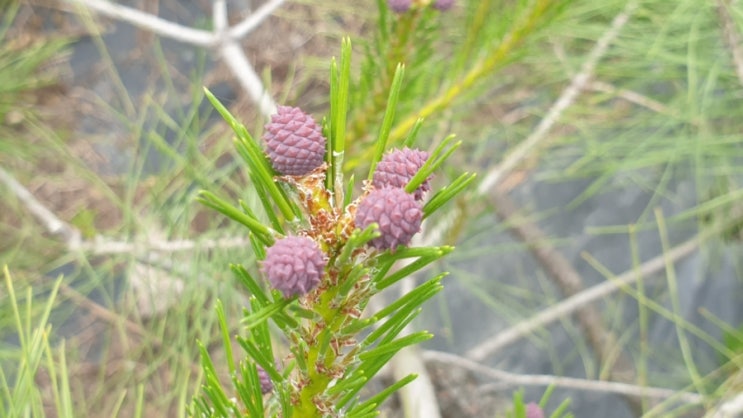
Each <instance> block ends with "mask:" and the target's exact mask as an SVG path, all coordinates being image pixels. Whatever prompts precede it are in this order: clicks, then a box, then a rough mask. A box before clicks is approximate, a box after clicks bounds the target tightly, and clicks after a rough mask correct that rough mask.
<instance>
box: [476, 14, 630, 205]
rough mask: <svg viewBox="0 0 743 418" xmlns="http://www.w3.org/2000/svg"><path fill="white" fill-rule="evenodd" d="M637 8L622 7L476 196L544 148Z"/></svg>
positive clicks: (481, 183)
mask: <svg viewBox="0 0 743 418" xmlns="http://www.w3.org/2000/svg"><path fill="white" fill-rule="evenodd" d="M636 8H637V1H636V0H632V1H629V2H627V5H626V6H625V7H624V10H622V12H621V13H619V14H618V15H617V16H616V17H614V20H613V21H612V23H611V26H610V27H609V30H607V31H606V33H604V35H603V36H602V37H601V38H600V39H599V40H598V42H596V45H594V47H593V49H592V50H591V52H590V53H589V54H588V58H586V60H585V61H584V62H583V65H582V66H581V69H580V72H579V73H578V74H576V75H575V76H574V77H573V79H572V80H571V81H570V85H568V87H567V88H565V90H563V91H562V94H561V95H560V97H559V98H558V99H557V101H556V102H555V103H554V104H553V105H552V107H551V108H550V109H549V111H548V112H547V115H546V116H545V117H544V118H543V119H542V120H541V121H540V122H539V125H537V127H536V129H535V130H534V131H533V132H532V133H531V135H529V137H528V138H526V139H525V140H524V141H523V142H522V143H520V144H519V145H518V146H517V147H516V148H515V149H514V150H513V151H511V152H510V153H509V154H508V156H507V157H506V158H505V159H504V160H503V161H502V162H501V163H500V164H498V165H497V166H495V167H494V168H493V169H491V170H490V171H489V172H488V174H487V175H486V176H485V177H484V178H483V180H482V182H480V186H479V187H478V192H479V194H486V193H487V191H488V190H490V189H492V188H493V186H495V185H497V184H498V183H499V182H500V181H501V180H502V179H503V178H504V177H506V176H507V175H508V174H509V173H510V172H511V171H512V170H513V169H514V168H516V166H518V165H519V164H520V163H521V161H523V160H524V159H525V158H526V157H527V156H528V155H529V154H530V153H531V152H533V151H534V149H536V148H537V147H538V146H541V145H544V144H543V142H544V141H545V140H546V138H547V132H549V130H550V129H551V128H552V126H553V125H554V124H555V123H556V122H557V120H558V119H559V118H560V116H561V115H562V112H564V111H565V109H567V108H568V107H570V106H571V105H572V104H573V102H574V101H575V99H576V98H577V97H578V94H579V93H580V92H581V91H582V90H583V89H584V88H585V87H586V84H587V83H588V81H589V80H590V79H591V77H593V72H594V70H595V69H596V64H597V63H598V61H599V60H600V59H601V57H603V56H604V55H605V54H606V51H607V49H608V48H609V45H610V44H611V43H612V42H613V41H614V39H615V38H616V37H617V35H619V31H620V30H621V29H622V27H623V26H624V25H625V24H626V23H627V21H628V20H629V17H630V15H631V14H632V12H634V10H635V9H636Z"/></svg>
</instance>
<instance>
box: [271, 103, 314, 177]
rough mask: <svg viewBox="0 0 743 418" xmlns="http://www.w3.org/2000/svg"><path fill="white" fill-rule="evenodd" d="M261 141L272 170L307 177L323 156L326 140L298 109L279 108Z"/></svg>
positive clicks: (309, 118) (306, 115)
mask: <svg viewBox="0 0 743 418" xmlns="http://www.w3.org/2000/svg"><path fill="white" fill-rule="evenodd" d="M263 140H264V141H266V146H267V148H268V157H269V158H270V159H271V164H272V165H273V168H274V169H276V171H278V172H279V173H281V174H287V175H291V176H303V175H305V174H309V173H310V172H311V171H312V170H314V169H316V168H317V167H319V166H320V165H321V164H322V162H323V157H324V156H325V137H324V136H323V135H322V130H321V129H320V126H319V125H318V124H317V123H315V120H314V119H312V116H310V115H308V114H306V113H304V112H303V111H302V109H300V108H298V107H290V106H279V108H278V112H277V113H276V114H275V115H273V116H271V122H270V123H269V124H267V125H266V132H265V133H264V134H263Z"/></svg>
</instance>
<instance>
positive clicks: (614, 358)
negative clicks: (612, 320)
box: [490, 191, 642, 414]
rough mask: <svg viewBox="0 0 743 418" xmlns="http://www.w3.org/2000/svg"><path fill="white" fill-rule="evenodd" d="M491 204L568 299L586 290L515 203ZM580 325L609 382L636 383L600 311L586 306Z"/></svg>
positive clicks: (502, 198)
mask: <svg viewBox="0 0 743 418" xmlns="http://www.w3.org/2000/svg"><path fill="white" fill-rule="evenodd" d="M490 200H491V202H492V204H493V206H494V208H495V212H496V214H497V216H498V217H499V218H500V219H501V220H502V221H503V222H506V223H507V224H508V229H509V231H510V232H511V233H512V234H513V235H515V236H516V238H518V239H519V240H521V241H522V242H524V243H525V244H526V245H528V246H529V250H530V251H531V253H532V255H534V258H535V259H536V260H537V262H538V263H539V264H540V265H541V266H542V268H543V269H544V270H545V271H546V272H547V275H548V277H549V278H550V279H551V280H552V282H553V283H555V284H556V285H557V287H558V288H559V289H560V292H561V293H562V294H563V296H565V297H570V296H575V295H577V294H579V293H580V292H581V291H583V290H584V288H585V287H584V283H583V279H582V278H581V276H580V275H579V274H578V272H577V271H575V269H574V268H573V266H572V265H571V264H570V262H569V261H568V260H567V259H566V258H565V257H563V255H562V254H560V253H559V252H558V251H557V250H555V248H554V247H553V246H552V245H551V244H550V241H549V238H548V237H547V235H546V234H545V233H544V232H542V230H541V229H540V228H539V227H538V226H537V225H536V224H535V223H534V222H531V221H530V220H529V219H527V218H526V217H525V216H523V215H521V214H520V213H519V210H518V208H517V207H516V205H515V204H514V203H513V201H512V200H511V199H510V198H509V197H508V196H507V195H506V194H504V193H501V192H499V191H495V192H493V193H491V195H490ZM575 313H576V317H577V319H578V323H579V324H580V327H581V329H582V331H583V334H584V335H586V337H587V338H588V342H589V344H590V345H591V348H592V349H593V351H594V352H595V353H596V355H597V356H598V360H599V363H600V364H603V365H608V366H609V368H608V371H609V378H610V379H613V380H618V381H620V382H625V383H629V382H634V381H635V379H636V375H637V373H636V370H635V367H634V364H633V363H632V361H631V359H630V358H629V357H628V356H627V354H626V353H625V352H624V350H622V348H621V347H619V346H618V345H617V341H618V339H617V337H616V335H614V333H613V332H611V331H610V330H609V329H607V328H606V326H605V325H604V321H603V319H602V316H601V312H600V311H599V309H598V308H597V307H596V306H594V305H593V304H586V305H583V306H581V307H580V308H578V309H577V310H576V312H575ZM627 401H628V402H629V404H630V405H631V406H632V407H633V408H634V409H635V412H636V413H638V414H639V413H641V412H642V405H641V404H640V403H638V401H637V399H636V398H627Z"/></svg>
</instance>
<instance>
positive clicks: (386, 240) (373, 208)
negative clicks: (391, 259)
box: [355, 187, 423, 251]
mask: <svg viewBox="0 0 743 418" xmlns="http://www.w3.org/2000/svg"><path fill="white" fill-rule="evenodd" d="M422 218H423V211H422V210H421V206H420V204H419V203H418V202H417V201H416V200H415V198H414V197H413V195H411V194H408V193H405V190H403V189H400V188H397V187H385V188H382V189H376V190H374V191H372V192H371V193H369V194H368V195H367V196H366V197H365V198H364V199H363V200H362V201H361V203H359V206H358V208H357V209H356V220H355V223H356V227H357V228H361V229H364V228H366V227H368V226H369V225H371V224H372V223H374V222H376V223H377V224H378V225H379V232H380V233H381V234H382V235H381V236H380V237H378V238H374V239H373V240H371V241H370V242H369V244H370V245H371V246H372V247H374V248H377V249H380V250H386V249H390V250H392V251H394V250H395V248H397V247H398V246H399V245H408V244H409V243H410V240H411V239H412V238H413V235H415V234H416V233H417V232H418V231H420V228H421V220H422Z"/></svg>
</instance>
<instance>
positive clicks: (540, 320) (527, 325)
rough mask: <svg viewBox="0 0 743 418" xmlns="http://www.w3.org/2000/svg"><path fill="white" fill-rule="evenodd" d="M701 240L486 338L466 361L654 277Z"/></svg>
mask: <svg viewBox="0 0 743 418" xmlns="http://www.w3.org/2000/svg"><path fill="white" fill-rule="evenodd" d="M700 242H701V238H694V239H691V240H689V241H686V242H685V243H683V244H681V245H679V246H677V247H674V248H673V249H671V250H670V251H668V252H666V253H665V254H661V255H659V256H657V257H655V258H652V259H650V260H648V261H646V262H645V263H643V264H642V265H641V266H640V267H639V268H637V269H632V270H629V271H626V272H624V273H622V274H621V275H619V276H617V277H615V278H614V279H612V280H610V281H605V282H603V283H601V284H599V285H596V286H593V287H591V288H588V289H586V290H583V291H582V292H580V293H578V294H576V295H575V296H571V297H569V298H567V299H564V300H563V301H561V302H559V303H557V304H556V305H552V306H550V307H548V308H546V309H544V310H542V311H541V312H539V313H538V314H537V315H535V316H533V317H531V318H529V319H527V320H525V321H523V322H520V323H518V324H516V325H514V326H512V327H511V328H508V329H507V330H505V331H502V332H500V333H498V334H497V335H495V336H494V337H493V338H489V339H487V340H485V341H483V342H482V343H480V344H479V345H477V346H475V347H474V348H472V349H471V350H469V351H468V352H467V357H468V358H471V359H473V360H476V361H481V360H483V359H485V358H486V357H488V356H490V355H492V354H493V353H495V352H496V351H498V350H500V349H502V348H503V347H506V346H508V345H510V344H513V343H514V342H516V341H518V340H520V339H522V338H524V337H526V336H528V335H530V334H532V333H533V332H534V331H536V330H537V329H539V328H541V327H544V326H545V325H548V324H550V323H552V322H555V321H557V320H559V319H561V318H564V317H566V316H568V315H571V314H573V312H575V311H577V310H578V309H580V308H581V307H582V306H585V305H587V304H589V303H592V302H595V301H596V300H598V299H601V298H603V297H606V296H608V295H610V294H611V293H613V292H616V291H617V290H619V289H621V288H623V287H625V286H628V285H630V284H633V283H635V282H636V281H637V280H639V279H640V278H642V277H646V276H651V275H652V274H654V273H657V272H659V271H662V270H663V269H664V268H665V267H666V262H670V263H672V262H677V261H679V260H681V259H682V258H684V257H687V256H689V255H690V254H692V253H693V252H694V251H696V250H697V248H699V244H700Z"/></svg>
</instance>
